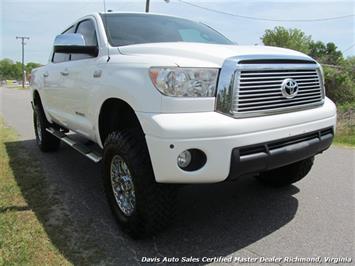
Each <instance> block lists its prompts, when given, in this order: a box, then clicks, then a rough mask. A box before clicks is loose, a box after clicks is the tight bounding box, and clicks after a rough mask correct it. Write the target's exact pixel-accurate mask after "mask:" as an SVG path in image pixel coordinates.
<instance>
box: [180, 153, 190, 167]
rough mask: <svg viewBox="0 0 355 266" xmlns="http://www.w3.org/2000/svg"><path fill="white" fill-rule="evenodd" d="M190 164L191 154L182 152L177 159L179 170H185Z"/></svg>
mask: <svg viewBox="0 0 355 266" xmlns="http://www.w3.org/2000/svg"><path fill="white" fill-rule="evenodd" d="M190 163H191V152H189V151H188V150H186V151H183V152H182V153H180V154H179V156H178V157H177V164H178V166H179V167H180V168H186V167H187V166H188V165H189V164H190Z"/></svg>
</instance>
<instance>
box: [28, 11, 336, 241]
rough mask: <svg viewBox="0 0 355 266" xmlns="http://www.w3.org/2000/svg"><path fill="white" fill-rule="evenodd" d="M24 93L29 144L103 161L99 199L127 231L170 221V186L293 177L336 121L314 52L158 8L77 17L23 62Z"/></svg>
mask: <svg viewBox="0 0 355 266" xmlns="http://www.w3.org/2000/svg"><path fill="white" fill-rule="evenodd" d="M32 92H33V108H34V128H35V133H36V139H37V143H38V146H39V148H40V149H41V150H42V151H44V152H49V151H55V150H57V149H58V148H59V145H60V142H64V143H67V144H69V145H70V146H72V147H73V148H75V149H76V150H78V151H79V152H81V153H82V154H83V155H85V156H86V157H88V158H89V159H91V160H92V161H94V162H97V163H98V162H100V161H102V167H103V182H104V185H105V189H106V194H107V197H108V201H109V203H110V205H111V207H112V210H113V213H114V215H115V217H116V218H117V220H118V223H119V224H120V226H121V227H122V228H123V230H124V231H126V232H128V233H129V234H130V235H131V236H133V237H144V236H148V235H152V234H154V233H157V232H158V231H160V230H161V229H163V228H164V227H165V226H166V225H167V224H168V222H169V221H170V220H171V217H172V215H173V214H174V204H175V201H176V195H177V189H176V187H177V186H176V185H174V184H187V183H215V182H221V181H225V180H230V179H233V178H236V177H240V176H250V175H254V176H256V178H258V179H259V180H260V181H261V182H263V183H265V184H268V185H273V186H285V185H290V184H292V183H294V182H297V181H299V180H300V179H302V178H303V177H304V176H306V175H307V173H308V172H309V171H310V169H311V167H312V164H313V161H314V156H315V155H316V154H318V153H321V152H322V151H324V150H326V149H327V148H328V147H329V146H330V145H331V142H332V139H333V135H334V130H335V122H336V108H335V105H334V104H333V102H332V101H331V100H329V99H328V98H327V97H325V89H324V79H323V73H322V68H321V66H320V65H319V64H318V63H317V62H316V61H315V60H313V59H312V58H310V57H308V56H306V55H304V54H302V53H299V52H296V51H292V50H288V49H281V48H275V47H265V46H237V45H234V44H233V43H232V42H231V41H229V40H228V39H227V38H226V37H224V36H223V35H221V34H220V33H218V32H216V31H215V30H213V29H211V28H210V27H208V26H206V25H204V24H202V23H197V22H193V21H190V20H186V19H182V18H177V17H171V16H164V15H157V14H140V13H103V14H93V15H89V16H86V17H84V18H82V19H79V20H78V21H76V22H75V23H73V24H72V25H70V26H69V27H67V28H66V30H65V31H64V32H63V33H62V34H60V35H58V36H57V37H56V38H55V41H54V46H53V50H52V52H51V55H50V60H49V63H48V64H47V65H46V66H43V67H40V68H37V69H35V70H34V71H33V73H32ZM69 132H72V133H73V132H75V133H76V134H79V135H81V136H83V137H84V138H85V140H89V141H90V142H91V143H95V144H97V145H96V149H93V148H92V145H91V146H88V145H84V144H83V143H78V142H77V141H74V139H75V138H72V137H71V134H68V133H69ZM86 142H88V141H86Z"/></svg>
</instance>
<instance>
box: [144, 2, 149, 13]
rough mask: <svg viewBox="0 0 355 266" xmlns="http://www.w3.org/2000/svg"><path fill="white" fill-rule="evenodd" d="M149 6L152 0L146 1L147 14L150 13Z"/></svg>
mask: <svg viewBox="0 0 355 266" xmlns="http://www.w3.org/2000/svg"><path fill="white" fill-rule="evenodd" d="M149 4H150V0H146V1H145V13H149Z"/></svg>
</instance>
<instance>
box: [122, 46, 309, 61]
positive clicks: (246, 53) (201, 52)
mask: <svg viewBox="0 0 355 266" xmlns="http://www.w3.org/2000/svg"><path fill="white" fill-rule="evenodd" d="M119 51H120V53H121V54H124V55H147V56H152V55H154V56H169V57H172V60H174V63H175V64H177V65H179V66H186V64H190V63H191V62H192V61H199V62H208V63H209V65H210V64H211V63H212V64H215V65H218V66H219V67H220V66H222V64H223V62H224V60H225V59H226V58H229V57H238V56H239V57H243V58H246V57H252V58H253V59H296V60H297V59H298V60H312V61H313V59H312V58H310V57H309V56H307V55H305V54H303V53H300V52H297V51H294V50H290V49H284V48H278V47H271V46H240V45H220V44H205V43H187V42H174V43H148V44H135V45H128V46H121V47H119Z"/></svg>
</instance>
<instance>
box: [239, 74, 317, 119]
mask: <svg viewBox="0 0 355 266" xmlns="http://www.w3.org/2000/svg"><path fill="white" fill-rule="evenodd" d="M288 78H291V79H293V80H294V81H296V82H297V84H298V93H297V95H296V96H295V97H294V98H292V99H288V98H285V97H284V96H283V94H282V92H281V84H282V82H283V81H284V80H285V79H288ZM235 82H236V83H235V85H236V87H235V88H236V89H235V91H234V99H233V105H232V112H233V113H234V114H238V113H239V114H245V113H255V112H267V111H270V112H271V111H277V110H280V109H281V110H283V109H293V108H301V107H306V106H309V105H315V104H319V103H321V102H322V101H323V85H322V80H321V77H320V74H319V72H318V70H317V69H309V68H308V69H292V68H290V69H282V70H280V69H272V70H270V69H260V70H252V69H248V70H243V69H241V70H239V71H237V75H236V81H235Z"/></svg>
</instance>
